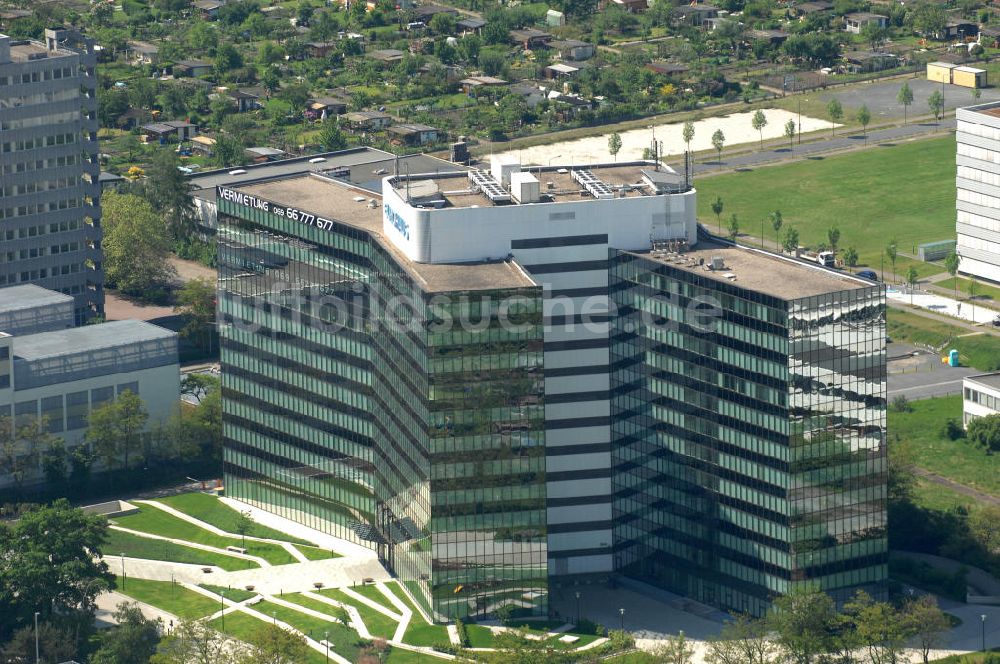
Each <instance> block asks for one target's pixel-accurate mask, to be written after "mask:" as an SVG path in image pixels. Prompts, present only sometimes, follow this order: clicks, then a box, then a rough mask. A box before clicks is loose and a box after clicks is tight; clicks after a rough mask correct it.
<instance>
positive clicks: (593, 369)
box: [545, 364, 608, 378]
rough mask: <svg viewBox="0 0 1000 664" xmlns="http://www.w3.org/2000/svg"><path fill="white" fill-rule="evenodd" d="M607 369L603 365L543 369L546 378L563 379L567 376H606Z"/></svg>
mask: <svg viewBox="0 0 1000 664" xmlns="http://www.w3.org/2000/svg"><path fill="white" fill-rule="evenodd" d="M607 375H608V367H607V365H605V364H591V365H587V366H585V367H559V368H553V369H550V368H548V367H545V377H546V378H564V377H567V376H607Z"/></svg>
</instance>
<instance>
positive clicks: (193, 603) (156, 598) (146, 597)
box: [117, 577, 222, 620]
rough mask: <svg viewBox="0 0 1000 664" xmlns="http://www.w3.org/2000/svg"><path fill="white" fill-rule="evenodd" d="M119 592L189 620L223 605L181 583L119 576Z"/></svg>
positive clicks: (211, 612)
mask: <svg viewBox="0 0 1000 664" xmlns="http://www.w3.org/2000/svg"><path fill="white" fill-rule="evenodd" d="M117 584H118V588H117V590H118V592H120V593H122V594H123V595H128V596H129V597H131V598H133V599H136V600H138V601H140V602H144V603H146V604H149V605H150V606H155V607H157V608H160V609H163V610H164V611H167V612H168V613H172V614H174V615H175V616H177V617H179V618H183V619H187V620H193V619H195V618H204V617H205V616H210V615H212V614H213V613H215V612H216V611H218V610H220V609H221V608H222V607H221V605H220V604H219V603H218V602H216V601H214V600H212V598H210V597H205V596H204V595H201V594H199V593H196V592H194V591H193V590H188V589H187V588H185V587H184V586H182V585H181V584H179V583H173V582H170V581H149V580H147V579H136V578H132V577H129V578H127V579H124V580H123V579H122V578H121V577H119V578H118V581H117Z"/></svg>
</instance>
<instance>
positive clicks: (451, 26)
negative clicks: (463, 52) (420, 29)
mask: <svg viewBox="0 0 1000 664" xmlns="http://www.w3.org/2000/svg"><path fill="white" fill-rule="evenodd" d="M430 28H431V30H433V31H434V34H436V35H450V34H453V33H454V32H455V17H454V16H452V15H451V14H446V13H444V12H441V13H440V14H434V16H432V17H431V23H430Z"/></svg>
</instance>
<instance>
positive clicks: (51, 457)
mask: <svg viewBox="0 0 1000 664" xmlns="http://www.w3.org/2000/svg"><path fill="white" fill-rule="evenodd" d="M67 459H68V457H67V455H66V444H65V443H64V442H63V440H62V438H57V437H53V438H52V441H51V442H50V443H49V447H48V449H47V450H45V451H44V452H42V472H43V473H45V481H46V482H48V484H49V486H62V485H63V484H65V483H66V481H67V480H68V479H69V476H68V474H67V471H66V461H67Z"/></svg>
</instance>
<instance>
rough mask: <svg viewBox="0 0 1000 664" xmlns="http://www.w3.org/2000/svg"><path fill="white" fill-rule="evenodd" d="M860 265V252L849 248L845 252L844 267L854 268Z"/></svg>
mask: <svg viewBox="0 0 1000 664" xmlns="http://www.w3.org/2000/svg"><path fill="white" fill-rule="evenodd" d="M857 264H858V250H857V249H855V248H854V247H848V248H847V249H845V250H844V265H846V266H847V267H854V266H855V265H857Z"/></svg>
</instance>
